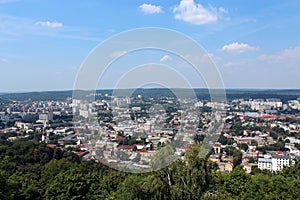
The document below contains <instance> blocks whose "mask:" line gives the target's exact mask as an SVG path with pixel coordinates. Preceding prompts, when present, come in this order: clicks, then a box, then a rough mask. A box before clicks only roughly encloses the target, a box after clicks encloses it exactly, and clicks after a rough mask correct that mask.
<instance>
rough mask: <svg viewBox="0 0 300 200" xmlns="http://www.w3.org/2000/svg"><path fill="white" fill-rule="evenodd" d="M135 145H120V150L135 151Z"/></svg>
mask: <svg viewBox="0 0 300 200" xmlns="http://www.w3.org/2000/svg"><path fill="white" fill-rule="evenodd" d="M134 147H135V145H119V146H118V149H133V148H134Z"/></svg>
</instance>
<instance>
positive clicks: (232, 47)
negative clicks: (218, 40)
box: [221, 42, 258, 53]
mask: <svg viewBox="0 0 300 200" xmlns="http://www.w3.org/2000/svg"><path fill="white" fill-rule="evenodd" d="M255 50H258V48H257V47H253V46H250V45H249V44H246V43H238V42H234V43H231V44H228V45H224V46H223V47H222V49H221V51H227V52H234V53H244V52H246V51H255Z"/></svg>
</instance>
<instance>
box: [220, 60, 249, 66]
mask: <svg viewBox="0 0 300 200" xmlns="http://www.w3.org/2000/svg"><path fill="white" fill-rule="evenodd" d="M244 64H246V62H244V61H240V62H227V63H225V64H223V67H233V66H242V65H244Z"/></svg>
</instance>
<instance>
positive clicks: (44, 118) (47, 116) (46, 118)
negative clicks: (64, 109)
mask: <svg viewBox="0 0 300 200" xmlns="http://www.w3.org/2000/svg"><path fill="white" fill-rule="evenodd" d="M39 120H42V121H52V120H53V113H52V112H49V113H41V114H39Z"/></svg>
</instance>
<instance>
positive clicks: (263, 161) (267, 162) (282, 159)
mask: <svg viewBox="0 0 300 200" xmlns="http://www.w3.org/2000/svg"><path fill="white" fill-rule="evenodd" d="M293 164H295V161H294V160H293V159H292V157H291V156H287V155H283V154H280V155H271V156H270V155H265V157H263V158H258V168H259V169H261V170H264V169H266V170H269V171H274V172H275V171H281V170H282V169H283V168H284V167H286V166H290V165H293Z"/></svg>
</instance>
